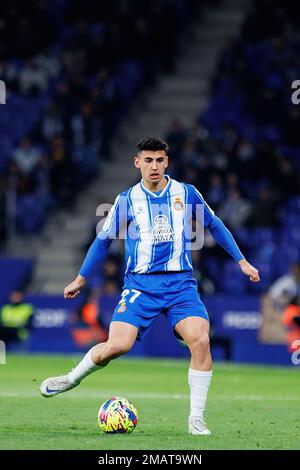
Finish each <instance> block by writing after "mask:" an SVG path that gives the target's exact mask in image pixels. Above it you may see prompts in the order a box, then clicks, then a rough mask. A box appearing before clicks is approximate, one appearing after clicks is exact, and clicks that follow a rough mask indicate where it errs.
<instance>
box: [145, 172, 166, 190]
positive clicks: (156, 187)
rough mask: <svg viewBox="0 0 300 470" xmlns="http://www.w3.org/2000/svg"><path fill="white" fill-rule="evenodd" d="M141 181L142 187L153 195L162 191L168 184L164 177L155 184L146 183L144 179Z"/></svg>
mask: <svg viewBox="0 0 300 470" xmlns="http://www.w3.org/2000/svg"><path fill="white" fill-rule="evenodd" d="M142 181H143V185H144V186H145V188H146V189H148V191H151V192H153V193H155V192H158V191H162V190H163V189H165V187H166V186H167V184H168V179H167V178H166V177H165V176H164V177H163V178H162V179H161V180H160V181H159V182H157V183H154V182H153V183H152V182H151V181H150V182H148V181H145V180H144V179H143V180H142Z"/></svg>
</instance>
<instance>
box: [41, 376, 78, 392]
mask: <svg viewBox="0 0 300 470" xmlns="http://www.w3.org/2000/svg"><path fill="white" fill-rule="evenodd" d="M79 384H80V382H76V383H72V382H71V380H70V379H69V376H68V375H59V376H58V377H49V378H48V379H46V380H44V382H42V383H41V385H40V392H41V395H43V397H46V398H50V397H54V395H58V394H59V393H63V392H66V391H67V390H71V389H72V388H74V387H77V385H79Z"/></svg>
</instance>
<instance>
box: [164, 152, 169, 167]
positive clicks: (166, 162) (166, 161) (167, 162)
mask: <svg viewBox="0 0 300 470" xmlns="http://www.w3.org/2000/svg"><path fill="white" fill-rule="evenodd" d="M168 165H169V156H168V155H166V159H165V168H168Z"/></svg>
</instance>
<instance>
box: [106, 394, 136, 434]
mask: <svg viewBox="0 0 300 470" xmlns="http://www.w3.org/2000/svg"><path fill="white" fill-rule="evenodd" d="M137 422H138V415H137V411H136V409H135V407H134V406H133V404H132V403H130V401H128V400H127V399H126V398H120V397H113V398H110V399H109V400H107V401H106V402H105V403H103V405H102V406H101V408H100V410H99V413H98V425H99V428H100V429H101V431H103V432H107V433H124V432H127V433H129V432H132V431H133V430H134V429H135V427H136V425H137Z"/></svg>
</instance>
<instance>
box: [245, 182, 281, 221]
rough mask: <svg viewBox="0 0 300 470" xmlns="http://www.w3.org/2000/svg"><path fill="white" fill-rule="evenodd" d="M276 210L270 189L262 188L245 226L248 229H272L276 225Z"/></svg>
mask: <svg viewBox="0 0 300 470" xmlns="http://www.w3.org/2000/svg"><path fill="white" fill-rule="evenodd" d="M276 208H277V207H276V204H275V200H274V195H273V193H272V191H271V189H269V188H262V189H261V190H260V191H259V194H258V198H257V200H256V201H255V203H254V205H253V207H252V209H251V211H250V214H249V217H248V218H247V225H248V226H249V227H258V226H264V227H274V226H275V225H276V223H277V212H276Z"/></svg>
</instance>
